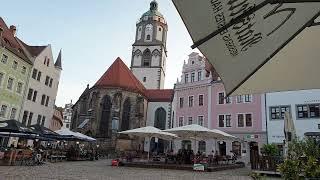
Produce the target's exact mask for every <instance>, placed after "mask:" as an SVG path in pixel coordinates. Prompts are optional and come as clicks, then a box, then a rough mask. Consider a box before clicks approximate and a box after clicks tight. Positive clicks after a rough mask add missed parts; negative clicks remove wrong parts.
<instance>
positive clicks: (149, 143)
mask: <svg viewBox="0 0 320 180" xmlns="http://www.w3.org/2000/svg"><path fill="white" fill-rule="evenodd" d="M150 141H151V137H149V143H148V145H149V146H148V149H149V150H148V162H149V159H150Z"/></svg>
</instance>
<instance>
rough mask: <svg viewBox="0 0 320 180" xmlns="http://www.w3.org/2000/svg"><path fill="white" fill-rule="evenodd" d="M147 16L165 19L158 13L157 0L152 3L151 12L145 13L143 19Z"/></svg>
mask: <svg viewBox="0 0 320 180" xmlns="http://www.w3.org/2000/svg"><path fill="white" fill-rule="evenodd" d="M145 16H160V17H163V15H162V14H161V13H160V12H159V11H158V3H157V1H155V0H153V1H151V3H150V9H149V11H147V12H145V13H144V14H143V15H142V16H141V18H143V17H145Z"/></svg>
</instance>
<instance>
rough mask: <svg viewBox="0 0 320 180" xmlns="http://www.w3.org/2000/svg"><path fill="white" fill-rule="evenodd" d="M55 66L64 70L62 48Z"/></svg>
mask: <svg viewBox="0 0 320 180" xmlns="http://www.w3.org/2000/svg"><path fill="white" fill-rule="evenodd" d="M54 66H55V67H56V68H59V69H61V70H62V63H61V49H60V52H59V55H58V58H57V60H56V63H54Z"/></svg>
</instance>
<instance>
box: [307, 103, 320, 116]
mask: <svg viewBox="0 0 320 180" xmlns="http://www.w3.org/2000/svg"><path fill="white" fill-rule="evenodd" d="M309 111H310V118H319V117H320V114H319V104H310V105H309Z"/></svg>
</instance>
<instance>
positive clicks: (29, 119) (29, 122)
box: [28, 112, 33, 126]
mask: <svg viewBox="0 0 320 180" xmlns="http://www.w3.org/2000/svg"><path fill="white" fill-rule="evenodd" d="M32 116H33V112H30V113H29V118H28V126H30V125H31V122H32Z"/></svg>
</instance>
